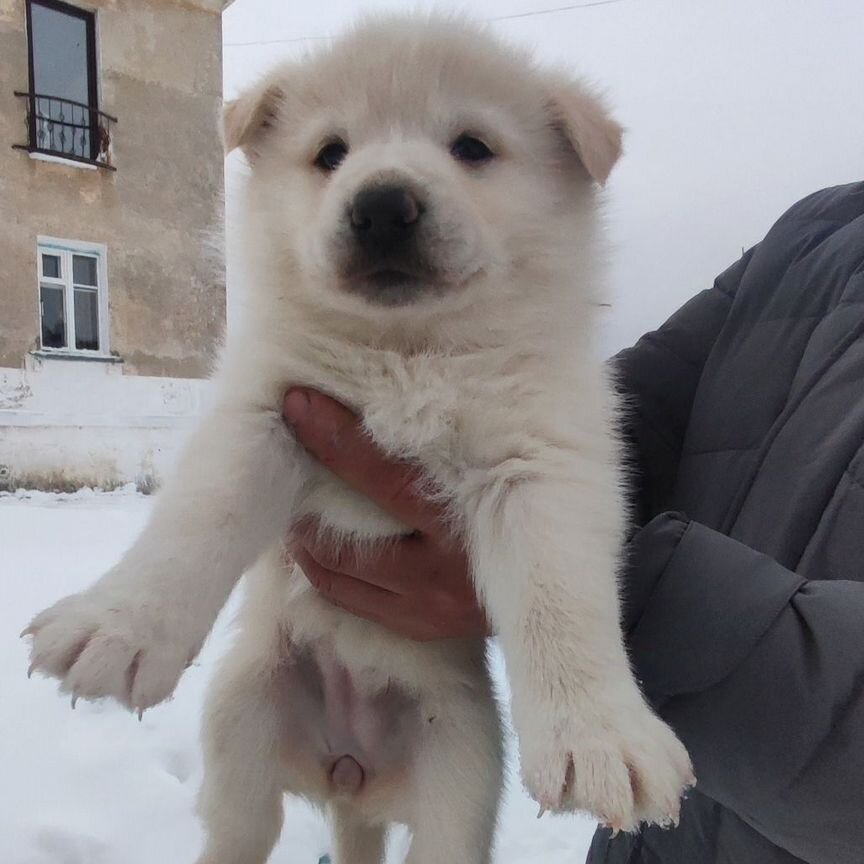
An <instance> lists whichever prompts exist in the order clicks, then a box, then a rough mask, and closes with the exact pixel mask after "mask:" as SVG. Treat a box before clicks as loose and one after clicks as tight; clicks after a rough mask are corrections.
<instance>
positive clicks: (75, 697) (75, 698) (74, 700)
mask: <svg viewBox="0 0 864 864" xmlns="http://www.w3.org/2000/svg"><path fill="white" fill-rule="evenodd" d="M77 704H78V697H77V696H74V695H73V696H72V710H73V711H74V710H75V706H76V705H77Z"/></svg>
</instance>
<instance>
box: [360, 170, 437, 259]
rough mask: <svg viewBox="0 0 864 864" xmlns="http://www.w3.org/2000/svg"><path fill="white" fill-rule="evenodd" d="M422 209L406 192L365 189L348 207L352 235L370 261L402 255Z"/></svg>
mask: <svg viewBox="0 0 864 864" xmlns="http://www.w3.org/2000/svg"><path fill="white" fill-rule="evenodd" d="M423 211H424V208H423V206H422V205H421V204H420V202H419V201H418V200H417V198H416V197H415V196H414V195H413V193H411V192H410V191H409V190H407V189H405V188H404V187H402V186H397V185H393V184H387V185H380V186H367V187H366V188H365V189H361V190H360V192H359V193H358V194H357V196H356V197H355V198H354V201H353V202H352V204H351V212H350V220H351V232H352V234H353V235H354V239H355V242H356V243H357V244H358V246H359V247H360V249H361V250H362V251H363V253H364V255H366V256H367V257H368V258H369V259H370V260H371V261H386V260H389V259H396V258H399V257H402V256H404V255H405V254H406V253H407V252H408V251H409V250H410V248H411V246H412V244H413V243H414V237H415V234H416V233H417V230H418V227H419V224H420V220H421V218H422V215H423Z"/></svg>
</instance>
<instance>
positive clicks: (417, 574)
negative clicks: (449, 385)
mask: <svg viewBox="0 0 864 864" xmlns="http://www.w3.org/2000/svg"><path fill="white" fill-rule="evenodd" d="M613 365H614V367H615V370H616V374H617V378H618V381H619V383H620V387H621V390H622V393H623V395H624V397H625V399H626V404H627V405H628V406H629V413H628V414H627V418H626V428H625V430H624V432H625V437H626V440H627V443H628V445H629V447H630V451H631V452H630V455H631V465H632V480H633V505H634V509H633V516H634V527H633V531H632V535H631V538H630V540H629V543H628V546H627V549H626V554H625V562H626V563H625V566H624V572H623V574H622V592H623V597H624V608H625V622H624V625H625V632H626V633H627V635H628V643H629V649H630V654H631V658H632V662H633V664H634V667H635V670H636V673H637V676H638V678H639V680H640V681H641V683H642V687H643V689H644V692H645V693H646V695H647V696H648V698H649V699H650V701H651V702H652V704H653V706H654V707H655V709H656V710H657V712H658V713H659V714H660V716H661V717H662V718H663V719H664V720H665V721H666V722H668V723H669V724H670V725H671V726H672V727H673V728H674V730H675V731H676V732H677V734H678V735H679V736H680V738H681V740H682V741H683V743H684V744H685V746H686V747H687V749H688V750H689V752H690V754H691V756H692V759H693V763H694V767H695V772H696V776H697V778H698V785H697V786H696V788H695V789H694V790H691V792H690V793H689V794H688V797H687V799H686V800H685V802H684V803H683V806H682V811H681V820H680V823H679V825H678V826H677V827H676V828H674V829H669V830H664V829H661V828H658V827H649V828H643V829H642V830H641V832H640V833H638V834H633V835H629V834H619V835H618V836H614V837H613V836H612V835H611V833H610V832H609V831H608V830H606V829H600V830H598V832H597V834H596V835H595V838H594V842H593V844H592V846H591V851H590V853H589V857H588V862H589V864H657V862H662V864H721V862H735V864H793V862H802V861H804V862H807V864H860V862H861V861H864V818H862V814H864V782H862V777H864V637H862V633H864V527H862V525H864V522H862V520H864V183H856V184H851V185H848V186H842V187H837V188H833V189H827V190H823V191H821V192H818V193H816V194H814V195H811V196H809V197H808V198H806V199H804V200H803V201H801V202H799V203H798V204H796V205H795V206H794V207H792V208H791V209H790V210H789V211H788V212H787V213H786V214H785V215H784V216H783V217H782V218H781V219H780V220H779V221H778V222H777V223H776V224H775V225H774V227H773V228H772V229H771V231H770V232H769V233H768V235H767V236H766V237H765V239H764V240H763V241H762V242H761V243H759V244H758V245H757V246H755V247H754V248H753V249H751V250H750V251H749V252H747V253H746V254H745V255H744V256H743V257H742V258H741V259H740V260H739V261H738V262H737V263H736V264H734V265H732V267H730V268H729V269H728V270H727V271H726V272H724V273H723V274H722V275H721V276H719V277H718V278H717V280H716V282H715V284H714V286H713V288H711V289H710V290H706V291H703V292H702V293H700V294H698V295H697V296H696V297H694V298H693V299H692V300H691V301H690V302H688V303H687V304H686V305H685V306H683V307H682V308H681V309H680V310H679V311H678V312H676V313H675V314H674V315H673V316H672V317H671V318H670V319H669V320H668V321H667V322H666V323H665V324H664V325H663V326H662V327H660V328H659V329H658V330H657V331H655V332H653V333H649V334H647V335H646V336H644V337H643V338H642V339H641V340H640V341H639V342H638V343H637V344H636V345H635V346H634V347H633V348H630V349H628V350H625V351H623V352H622V353H621V354H619V355H618V356H617V357H616V358H615V359H614V361H613ZM284 415H285V419H286V422H288V423H289V424H290V425H291V426H292V427H293V428H294V430H295V434H296V436H297V438H298V440H299V441H300V442H301V444H303V445H304V446H305V447H306V448H307V450H309V452H310V453H311V454H312V455H313V456H315V457H316V458H317V459H319V460H320V461H321V462H323V463H324V464H325V465H326V466H328V467H329V468H330V469H331V470H332V471H333V472H334V473H336V474H337V475H338V476H339V477H341V478H342V479H343V480H344V481H345V482H346V483H348V484H349V485H350V486H351V487H353V488H354V489H356V490H357V491H358V492H360V493H362V494H364V495H365V496H367V497H368V498H370V499H371V500H373V501H374V502H375V503H377V504H378V505H379V506H380V507H382V508H383V509H384V510H386V511H387V512H389V513H391V514H392V515H393V516H395V517H396V518H397V519H398V520H399V521H401V522H402V523H403V524H404V525H405V526H406V527H408V528H409V529H411V530H412V533H411V534H410V535H408V536H406V537H405V538H404V539H402V540H401V541H399V542H398V543H397V544H395V545H393V544H387V545H386V547H383V548H382V549H381V550H380V551H377V552H376V551H372V552H370V551H369V550H368V549H366V550H364V553H363V554H362V555H361V554H359V551H358V550H356V549H354V548H352V547H350V546H347V547H344V548H342V549H340V550H338V551H335V552H334V551H333V550H332V549H331V548H329V547H328V546H326V545H324V544H321V543H319V542H318V541H317V540H316V533H315V531H314V526H310V525H300V526H297V527H296V528H295V530H294V531H293V533H292V535H291V537H290V548H291V550H292V552H293V554H294V556H295V557H296V559H297V561H298V562H299V563H300V564H301V566H302V568H303V570H304V572H305V573H306V575H307V577H308V578H309V579H310V581H311V582H312V583H313V584H314V585H315V587H316V588H317V589H318V590H319V591H320V592H321V593H322V594H323V595H324V596H326V597H327V598H328V599H330V600H331V601H332V602H333V603H335V604H337V605H339V606H340V607H343V608H345V609H347V610H349V611H351V612H353V613H355V614H357V615H359V616H361V617H363V618H367V619H369V620H372V621H375V622H378V623H379V624H382V625H384V626H386V627H388V628H390V629H392V630H394V631H395V632H397V633H399V634H401V635H404V636H408V637H410V638H413V639H418V640H432V639H450V638H459V637H465V636H477V635H481V634H485V633H487V632H488V626H487V623H486V620H485V618H484V616H483V613H482V611H481V609H480V606H479V605H478V603H477V602H476V600H475V598H474V593H473V587H472V585H471V582H470V575H469V566H468V560H467V556H466V553H465V551H464V549H463V548H462V545H461V543H460V540H459V538H458V537H455V536H452V535H451V533H450V531H449V529H448V525H447V523H446V522H445V520H444V519H443V518H442V517H443V514H442V513H441V512H440V511H439V510H438V508H437V507H436V505H434V504H430V503H429V502H427V501H425V500H424V499H423V498H422V497H421V496H420V495H419V494H418V493H417V491H416V483H415V481H416V480H417V475H416V473H415V469H414V468H413V467H412V466H411V465H406V464H400V463H394V462H392V461H388V460H387V459H386V458H385V457H384V456H383V455H381V454H380V453H379V452H377V451H376V450H375V448H374V447H372V445H371V444H370V443H369V442H368V440H367V439H366V437H365V435H364V433H363V430H362V428H361V427H360V425H359V424H358V421H357V419H356V418H355V417H354V416H353V415H352V414H351V413H350V412H349V411H347V410H346V409H345V408H344V407H342V406H341V405H339V404H337V403H336V402H334V401H332V400H331V399H329V398H327V397H326V396H324V395H322V394H320V393H316V392H314V391H306V390H293V391H291V392H289V393H288V394H287V396H286V400H285V405H284Z"/></svg>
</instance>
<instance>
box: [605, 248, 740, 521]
mask: <svg viewBox="0 0 864 864" xmlns="http://www.w3.org/2000/svg"><path fill="white" fill-rule="evenodd" d="M752 252H753V250H750V252H748V253H747V254H746V255H745V256H744V257H743V258H741V259H740V260H739V261H738V262H737V263H736V264H733V265H732V267H730V268H729V269H728V270H726V271H725V272H724V273H723V274H721V275H720V276H719V277H718V278H717V279H716V281H715V283H714V286H713V287H712V288H710V289H707V290H704V291H702V292H700V293H699V294H697V295H696V296H695V297H693V298H692V299H691V300H690V301H689V302H688V303H686V304H685V305H684V306H682V307H681V308H680V309H679V310H678V311H677V312H676V313H675V314H674V315H673V316H672V317H671V318H670V319H669V320H668V321H666V323H665V324H663V325H662V326H661V327H660V328H659V329H657V330H655V331H653V332H651V333H646V334H645V335H644V336H643V337H642V338H641V339H640V340H639V341H638V342H637V343H636V345H634V346H633V347H632V348H628V349H626V350H624V351H621V352H620V353H619V354H618V355H616V356H615V357H614V358H613V359H612V361H611V366H612V373H613V376H614V378H615V380H616V383H617V386H618V390H619V393H620V395H621V398H622V403H623V408H624V411H623V416H624V422H623V429H622V431H623V434H624V439H625V443H626V445H627V452H628V459H629V466H628V467H629V469H630V473H631V478H630V480H631V482H630V487H631V489H632V495H633V500H632V503H633V506H634V513H633V517H634V521H635V522H636V524H640V525H641V524H644V523H645V522H647V521H648V519H650V518H651V516H653V515H655V514H657V513H660V512H662V511H663V510H665V509H667V508H668V506H669V504H668V502H669V497H670V495H671V492H672V489H673V488H674V485H675V479H676V476H677V473H678V462H679V459H680V456H681V447H682V444H683V441H684V433H685V431H686V429H687V424H688V422H689V419H690V409H691V407H692V404H693V398H694V396H695V393H696V389H697V387H698V384H699V379H700V377H701V375H702V370H703V368H704V366H705V362H706V360H707V359H708V355H709V354H710V353H711V349H712V348H713V347H714V344H715V342H716V340H717V336H718V335H719V333H720V330H721V329H722V327H723V324H724V323H725V322H726V319H727V317H728V314H729V309H730V308H731V305H732V299H733V297H734V296H735V292H736V290H737V288H738V284H739V282H740V281H741V276H742V274H743V273H744V271H745V270H746V268H747V265H748V263H749V261H750V257H751V255H752Z"/></svg>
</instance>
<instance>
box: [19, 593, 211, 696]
mask: <svg viewBox="0 0 864 864" xmlns="http://www.w3.org/2000/svg"><path fill="white" fill-rule="evenodd" d="M148 600H152V598H141V597H140V596H139V597H134V596H132V595H130V596H123V594H122V593H121V592H117V591H111V590H107V589H104V588H99V587H98V586H97V587H94V588H91V589H90V590H89V591H85V592H83V593H81V594H73V595H72V596H70V597H65V598H64V599H63V600H60V601H59V602H58V603H55V604H54V605H53V606H51V607H50V608H49V609H46V610H45V611H44V612H41V613H40V614H39V615H37V616H36V617H35V618H34V619H33V621H32V622H31V624H30V625H29V626H28V627H27V629H26V630H25V631H24V634H23V635H30V636H32V637H33V641H32V645H31V651H30V660H31V665H30V672H31V673H32V672H33V671H38V672H41V673H43V674H45V675H50V676H52V677H54V678H58V679H59V680H60V681H61V689H62V690H64V691H65V692H67V693H71V694H72V704H73V706H74V704H75V700H76V699H78V698H79V697H81V698H84V699H99V698H101V697H103V696H111V697H113V698H114V699H116V700H117V701H118V702H120V703H121V704H123V705H125V706H126V707H127V708H131V709H133V710H136V711H138V712H139V713H140V712H141V711H143V710H144V709H145V708H149V707H150V706H152V705H155V704H156V703H158V702H161V701H163V700H164V699H167V698H168V697H169V696H170V695H171V694H172V692H173V691H174V688H175V687H176V686H177V681H178V680H179V678H180V675H181V674H182V673H183V670H184V669H185V668H186V667H187V666H188V665H189V662H190V661H191V660H192V657H193V656H194V654H195V653H196V650H197V646H194V645H190V644H188V643H186V642H184V640H183V639H182V638H181V637H182V634H183V628H182V626H181V625H179V622H178V621H177V618H176V610H171V609H167V608H164V604H152V603H149V602H148Z"/></svg>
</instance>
